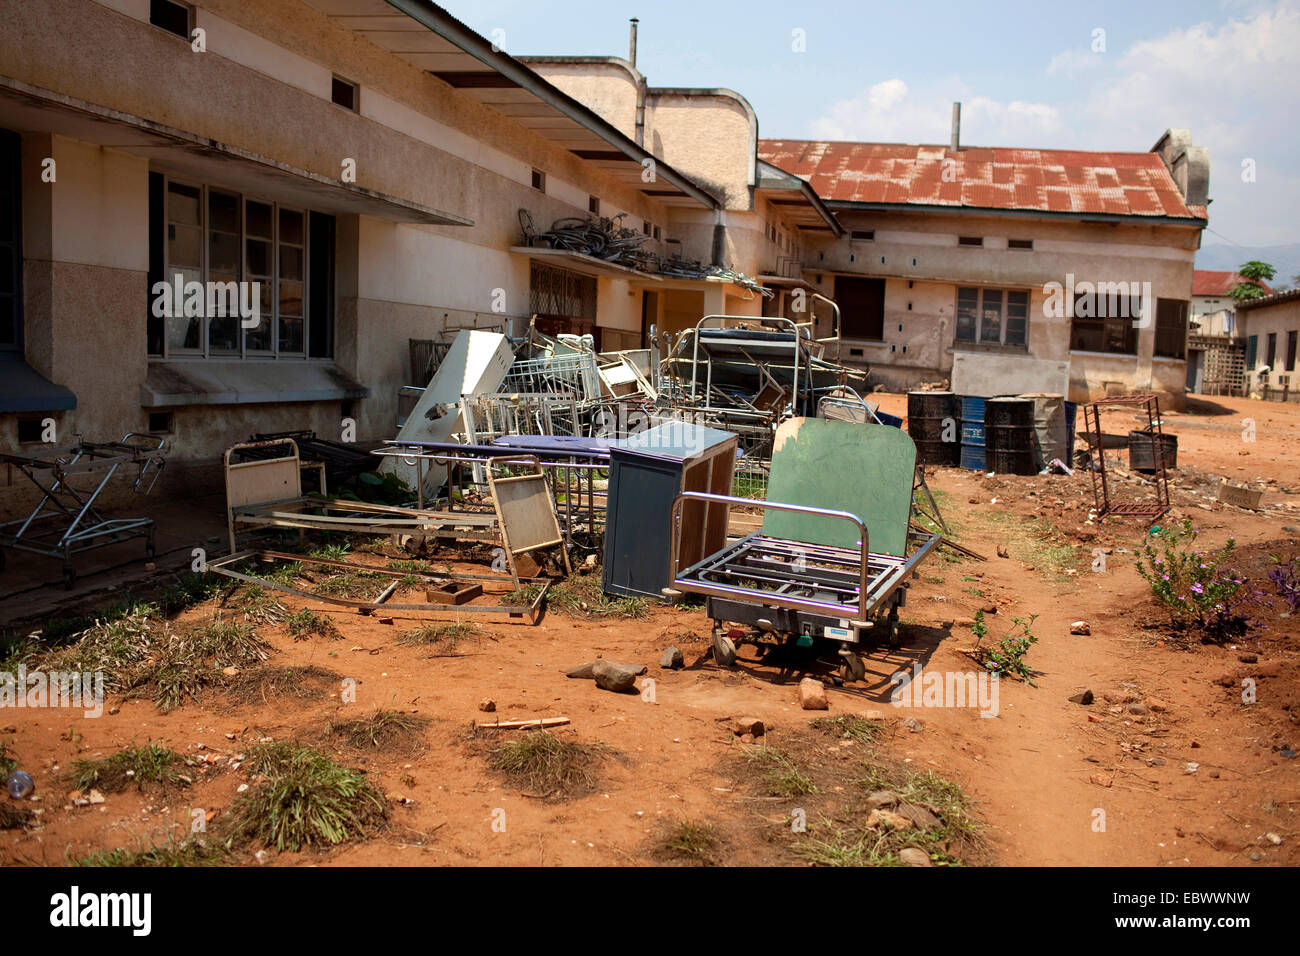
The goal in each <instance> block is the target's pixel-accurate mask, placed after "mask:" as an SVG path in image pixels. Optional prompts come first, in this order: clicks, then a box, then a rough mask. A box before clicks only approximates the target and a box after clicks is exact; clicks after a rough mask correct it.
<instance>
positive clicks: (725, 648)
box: [713, 631, 736, 667]
mask: <svg viewBox="0 0 1300 956" xmlns="http://www.w3.org/2000/svg"><path fill="white" fill-rule="evenodd" d="M713 659H714V660H715V661H717V662H718V663H719V664H721V665H722V666H723V667H735V666H736V645H735V644H733V643H732V641H731V638H729V637H727V636H726V635H725V634H719V633H718V632H717V631H714V632H713Z"/></svg>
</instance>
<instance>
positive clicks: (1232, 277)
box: [1192, 269, 1273, 295]
mask: <svg viewBox="0 0 1300 956" xmlns="http://www.w3.org/2000/svg"><path fill="white" fill-rule="evenodd" d="M1249 281H1250V280H1249V279H1243V278H1242V277H1241V276H1239V275H1238V274H1237V273H1235V272H1216V271H1215V270H1213V269H1197V270H1196V271H1195V272H1193V273H1192V295H1227V294H1228V290H1229V289H1231V288H1232V287H1233V286H1234V285H1236V284H1237V283H1239V282H1249ZM1255 285H1257V286H1259V287H1260V288H1261V289H1263V290H1264V292H1265V293H1267V294H1269V295H1271V294H1272V293H1273V290H1272V289H1270V288H1269V287H1268V286H1267V285H1265V284H1264V283H1263V282H1256V283H1255Z"/></svg>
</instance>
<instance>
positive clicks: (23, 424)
mask: <svg viewBox="0 0 1300 956" xmlns="http://www.w3.org/2000/svg"><path fill="white" fill-rule="evenodd" d="M44 431H45V427H44V425H42V424H41V419H39V418H20V419H18V444H20V445H30V444H33V443H35V442H38V441H40V440H41V435H42V434H43V433H44Z"/></svg>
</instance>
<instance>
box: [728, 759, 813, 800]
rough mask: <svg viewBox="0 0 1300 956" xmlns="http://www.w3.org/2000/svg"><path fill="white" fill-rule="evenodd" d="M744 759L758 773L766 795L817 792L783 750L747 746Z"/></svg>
mask: <svg viewBox="0 0 1300 956" xmlns="http://www.w3.org/2000/svg"><path fill="white" fill-rule="evenodd" d="M745 761H746V762H747V763H748V764H749V765H750V766H751V767H752V768H754V769H755V770H756V771H757V772H758V773H759V776H760V777H761V779H762V781H763V785H764V787H765V788H766V789H767V793H768V796H772V797H796V796H799V795H800V794H804V793H816V792H817V786H816V784H814V783H813V781H812V778H811V777H809V776H808V775H807V774H806V773H804V772H803V771H802V770H800V769H799V767H798V765H797V764H796V763H795V762H794V760H793V758H791V756H790V755H789V754H788V753H786V752H785V751H784V750H780V749H778V748H776V747H749V748H747V749H746V751H745Z"/></svg>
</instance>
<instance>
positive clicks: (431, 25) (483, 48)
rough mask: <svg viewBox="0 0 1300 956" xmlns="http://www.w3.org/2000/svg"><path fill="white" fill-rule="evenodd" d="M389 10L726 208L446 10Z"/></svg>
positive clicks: (420, 3) (395, 0)
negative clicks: (397, 12)
mask: <svg viewBox="0 0 1300 956" xmlns="http://www.w3.org/2000/svg"><path fill="white" fill-rule="evenodd" d="M386 2H387V3H388V5H389V6H391V7H394V8H396V9H398V10H400V11H401V12H402V13H404V14H406V15H407V16H408V17H410V18H411V19H412V20H414V21H415V22H417V23H419V24H420V25H421V26H424V27H427V28H428V29H430V30H432V31H433V32H434V33H436V34H438V35H439V36H440V37H442V38H443V39H444V40H446V41H447V42H449V43H453V44H455V45H456V46H458V47H460V49H462V50H464V51H465V52H466V53H468V54H469V55H470V56H472V57H474V59H476V60H478V61H479V62H481V63H484V64H486V65H487V66H490V67H491V68H492V69H493V70H495V71H496V72H497V73H499V74H501V75H502V76H504V77H506V78H507V79H508V80H510V81H511V82H512V83H514V84H515V85H517V86H519V87H520V88H522V89H525V90H527V91H528V92H530V93H532V94H533V95H534V96H536V97H537V98H538V99H540V100H541V101H542V102H544V103H546V104H547V105H548V106H551V107H553V108H554V109H556V110H558V111H559V112H561V113H563V114H564V115H565V116H567V117H569V118H570V119H571V120H573V121H574V122H576V123H578V124H580V125H582V126H584V127H586V128H587V129H589V130H591V132H593V133H595V134H596V135H597V136H599V137H600V138H601V139H603V140H605V141H606V142H607V143H609V144H610V145H611V146H613V147H614V148H615V149H616V150H618V151H619V152H620V153H623V154H624V155H625V156H627V158H628V159H630V160H632V161H634V162H636V163H643V162H644V161H645V160H647V159H649V160H652V161H653V163H654V171H655V176H656V177H658V178H659V179H662V180H664V181H665V182H667V183H669V184H670V185H672V186H674V187H676V188H677V189H680V190H681V191H682V192H683V193H684V194H685V195H687V196H689V197H690V198H691V199H694V200H695V201H696V202H698V203H700V204H701V205H703V206H705V207H707V208H709V209H720V208H722V202H721V200H719V199H717V198H716V197H715V196H713V195H712V194H711V193H708V192H706V191H705V190H703V189H701V188H700V187H699V186H697V185H696V184H695V183H693V182H692V181H691V180H689V179H687V178H686V177H685V176H683V175H682V174H681V173H679V172H677V171H676V170H675V169H673V168H672V167H670V166H669V165H668V164H667V163H664V162H663V161H662V160H660V159H658V158H657V157H655V156H653V155H652V154H651V153H648V152H647V151H646V150H645V149H643V148H641V147H640V146H638V145H637V144H636V143H634V142H633V141H632V140H630V139H628V138H627V137H626V136H625V135H623V133H621V132H620V131H619V130H618V129H616V128H615V127H614V126H612V125H611V124H609V123H607V122H606V121H605V120H603V119H601V118H600V117H599V116H598V115H596V113H594V112H593V111H591V110H589V109H588V108H587V107H585V106H583V105H582V104H581V103H579V102H578V101H577V100H575V99H573V98H572V97H571V96H568V95H567V94H565V93H562V92H560V90H558V89H557V88H556V87H554V86H552V85H551V84H550V83H548V82H546V80H544V79H542V77H541V76H539V75H538V74H537V73H534V72H533V71H532V70H531V69H529V68H528V67H527V66H525V65H524V64H523V63H521V62H519V61H518V60H516V59H515V58H514V57H512V56H510V55H509V54H507V53H505V52H504V51H495V52H494V51H493V49H492V44H491V43H490V42H488V40H487V39H486V38H485V37H482V36H480V35H479V34H477V33H475V32H474V31H473V30H471V29H470V28H469V27H467V26H465V24H463V23H461V22H460V21H459V20H457V19H456V18H455V17H453V16H452V15H451V14H449V13H448V12H447V11H446V10H444V9H443V8H442V7H439V6H437V5H436V4H434V3H431V2H430V0H386Z"/></svg>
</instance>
